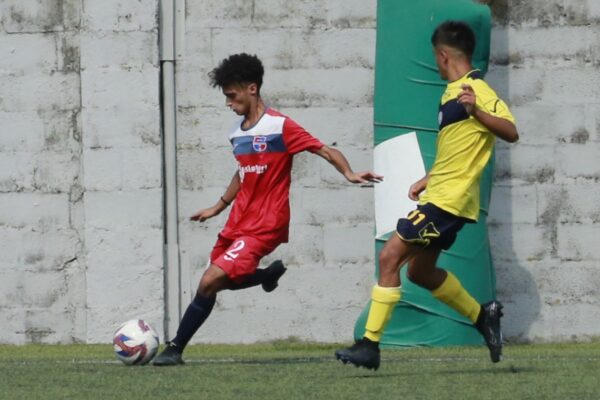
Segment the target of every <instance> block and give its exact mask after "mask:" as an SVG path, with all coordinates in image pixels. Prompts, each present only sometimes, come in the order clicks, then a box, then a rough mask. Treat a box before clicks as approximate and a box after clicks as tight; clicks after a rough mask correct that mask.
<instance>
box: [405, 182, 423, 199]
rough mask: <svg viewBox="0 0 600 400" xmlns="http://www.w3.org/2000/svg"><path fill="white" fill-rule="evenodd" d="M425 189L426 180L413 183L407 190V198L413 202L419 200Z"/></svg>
mask: <svg viewBox="0 0 600 400" xmlns="http://www.w3.org/2000/svg"><path fill="white" fill-rule="evenodd" d="M426 187H427V179H425V178H423V179H421V180H419V181H417V182H415V183H413V184H412V185H410V188H409V189H408V198H409V199H411V200H413V201H417V200H419V195H420V194H421V192H423V190H425V188H426Z"/></svg>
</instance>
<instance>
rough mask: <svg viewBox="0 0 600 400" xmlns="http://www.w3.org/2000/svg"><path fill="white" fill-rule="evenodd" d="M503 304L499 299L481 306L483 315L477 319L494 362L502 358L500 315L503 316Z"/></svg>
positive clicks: (478, 328)
mask: <svg viewBox="0 0 600 400" xmlns="http://www.w3.org/2000/svg"><path fill="white" fill-rule="evenodd" d="M502 308H503V306H502V304H501V303H500V302H499V301H496V300H494V301H490V302H489V303H485V304H483V305H482V306H481V316H480V317H479V318H478V320H477V324H476V325H475V326H476V327H477V330H478V331H479V333H481V335H483V338H484V339H485V344H486V345H487V347H488V349H490V358H491V359H492V362H493V363H497V362H498V361H500V360H501V359H502V330H501V329H500V317H502V315H503V314H502Z"/></svg>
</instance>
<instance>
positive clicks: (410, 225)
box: [396, 203, 473, 250]
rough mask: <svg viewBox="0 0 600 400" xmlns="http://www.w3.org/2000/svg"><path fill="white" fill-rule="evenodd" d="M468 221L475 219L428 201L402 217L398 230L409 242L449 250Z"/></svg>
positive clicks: (401, 237)
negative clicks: (452, 212)
mask: <svg viewBox="0 0 600 400" xmlns="http://www.w3.org/2000/svg"><path fill="white" fill-rule="evenodd" d="M468 222H473V221H471V220H470V219H467V218H463V217H458V216H456V215H454V214H450V213H449V212H448V211H444V210H442V209H441V208H439V207H437V206H435V205H433V204H431V203H426V204H423V205H418V206H417V209H416V210H413V211H411V212H410V213H409V214H408V216H407V217H406V218H400V219H399V220H398V225H397V226H396V232H397V233H398V236H400V239H402V240H404V241H405V242H407V243H412V244H416V245H419V246H423V247H434V248H439V249H442V250H448V249H449V248H450V246H452V244H453V243H454V241H455V240H456V234H457V233H458V231H460V230H461V228H462V227H463V226H464V225H465V224H466V223H468Z"/></svg>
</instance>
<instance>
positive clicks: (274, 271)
mask: <svg viewBox="0 0 600 400" xmlns="http://www.w3.org/2000/svg"><path fill="white" fill-rule="evenodd" d="M265 271H267V272H268V273H269V275H268V276H267V277H266V278H265V280H264V282H263V283H262V284H261V285H262V288H263V290H264V291H265V292H267V293H269V292H272V291H273V290H275V288H276V287H277V286H279V283H278V281H279V278H281V276H282V275H283V274H285V271H287V268H286V267H284V266H283V262H282V261H281V260H276V261H273V262H272V263H271V265H269V266H268V267H267V268H265Z"/></svg>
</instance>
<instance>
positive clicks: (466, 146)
mask: <svg viewBox="0 0 600 400" xmlns="http://www.w3.org/2000/svg"><path fill="white" fill-rule="evenodd" d="M431 43H432V44H433V48H434V52H435V60H436V63H437V66H438V69H439V73H440V76H441V78H442V79H444V80H446V81H448V86H447V87H446V91H445V92H444V94H443V95H442V99H441V102H440V108H439V134H438V138H437V154H436V157H435V162H434V164H433V167H432V168H431V170H430V171H429V173H428V174H427V175H426V176H425V177H424V178H422V179H421V180H419V181H418V182H416V183H414V184H413V185H412V186H411V187H410V189H409V193H408V197H409V198H411V199H412V200H415V201H416V200H418V201H419V203H418V206H417V209H416V210H414V211H412V212H411V213H409V214H408V216H407V217H406V218H401V219H400V220H399V221H398V225H397V227H396V234H395V235H392V236H391V237H390V239H389V240H388V241H387V242H386V244H385V246H384V247H383V249H382V250H381V253H380V254H379V281H378V283H377V284H376V285H375V286H374V287H373V290H372V293H371V307H370V309H369V316H368V318H367V322H366V326H365V333H364V337H363V338H362V339H360V340H358V341H357V342H356V343H355V344H354V345H353V346H351V347H349V348H346V349H342V350H338V351H336V353H335V355H336V357H337V359H339V360H341V361H342V362H344V363H347V362H350V363H352V364H354V365H356V366H362V367H365V368H369V369H377V368H378V367H379V364H380V354H379V341H380V339H381V335H382V333H383V330H384V328H385V325H386V323H387V322H388V320H389V318H390V315H391V313H392V310H393V308H394V306H395V304H396V303H397V302H398V301H399V300H400V298H401V296H402V290H401V287H400V274H399V272H400V267H401V266H402V265H404V264H406V263H408V271H407V277H408V279H410V280H411V281H412V282H414V283H416V284H417V285H419V286H421V287H423V288H426V289H428V290H430V291H431V293H432V295H433V296H434V297H436V298H437V299H438V300H440V301H442V302H444V303H446V304H447V305H449V306H450V307H452V308H453V309H455V310H456V311H458V312H459V313H460V314H462V315H464V316H465V317H467V318H469V319H470V320H471V321H472V322H473V324H474V325H475V326H476V328H477V329H478V331H479V332H480V333H481V334H482V335H483V337H484V339H485V342H486V344H487V346H488V348H489V350H490V356H491V359H492V362H498V361H500V358H501V354H502V333H501V330H500V317H501V316H502V312H501V310H502V305H501V304H500V303H499V302H498V301H491V302H489V303H486V304H483V305H482V304H479V303H478V302H477V301H476V300H475V299H474V298H473V297H472V296H471V295H470V294H469V293H468V292H467V291H466V290H465V289H464V288H463V287H462V285H461V283H460V282H459V280H458V279H457V278H456V276H454V275H453V274H452V273H451V272H448V271H445V270H443V269H441V268H438V267H437V266H436V261H437V259H438V256H439V255H440V252H441V251H442V250H447V249H448V248H449V247H450V246H451V245H452V243H453V242H454V240H455V239H456V234H457V233H458V231H459V230H460V229H461V228H462V227H463V225H464V224H465V223H470V222H475V221H477V218H478V217H479V181H480V177H481V173H482V171H483V169H484V167H485V165H486V164H487V162H488V161H489V159H490V157H491V155H492V150H493V147H494V142H495V140H496V137H499V138H500V139H503V140H505V141H507V142H516V141H517V140H518V139H519V134H518V132H517V129H516V127H515V122H514V118H513V116H512V114H511V113H510V111H509V109H508V107H507V106H506V104H505V103H504V102H503V101H502V100H501V99H500V98H498V96H497V95H496V93H495V92H494V91H493V90H492V89H491V88H490V87H489V86H488V85H487V83H485V82H484V81H483V80H482V74H481V72H480V71H478V70H476V69H474V68H473V66H472V64H471V56H472V54H473V51H474V49H475V34H474V33H473V31H472V30H471V28H470V27H469V26H468V25H467V24H466V23H464V22H459V21H447V22H444V23H442V24H441V25H439V26H438V27H437V28H436V29H435V31H434V32H433V35H432V37H431Z"/></svg>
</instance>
